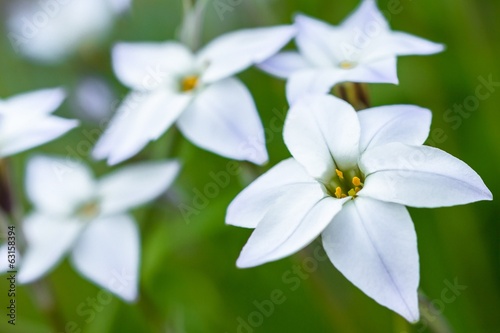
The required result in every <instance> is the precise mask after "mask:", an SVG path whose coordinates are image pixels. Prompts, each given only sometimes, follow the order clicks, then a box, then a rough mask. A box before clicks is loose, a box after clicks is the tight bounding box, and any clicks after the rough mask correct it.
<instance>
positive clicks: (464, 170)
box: [226, 95, 492, 322]
mask: <svg viewBox="0 0 500 333" xmlns="http://www.w3.org/2000/svg"><path fill="white" fill-rule="evenodd" d="M430 123H431V113H430V112H429V111H428V110H425V109H422V108H419V107H416V106H409V105H394V106H384V107H377V108H372V109H367V110H364V111H361V112H358V113H356V112H355V111H354V109H353V108H352V106H350V105H349V104H347V103H345V102H343V101H341V100H340V99H337V98H335V97H333V96H327V95H312V96H307V97H305V98H303V99H300V100H299V101H298V102H297V103H296V104H295V105H294V107H292V109H291V110H290V112H289V116H288V119H287V120H286V122H285V128H284V139H285V143H286V145H287V147H288V149H289V150H290V152H291V153H292V155H293V158H290V159H288V160H285V161H283V162H281V163H279V164H278V165H276V166H275V167H273V168H272V169H271V170H269V171H268V172H267V173H265V174H264V175H262V176H261V177H260V178H258V179H257V180H256V181H255V182H254V183H252V184H251V185H250V186H249V187H248V188H246V189H245V190H244V191H243V192H241V193H240V194H239V195H238V196H237V197H236V199H235V200H234V201H233V202H232V203H231V205H230V206H229V208H228V212H227V217H226V222H227V223H228V224H231V225H236V226H241V227H247V228H256V229H255V231H254V232H253V234H252V235H251V237H250V239H249V240H248V242H247V244H246V245H245V247H244V248H243V251H242V253H241V255H240V257H239V259H238V262H237V265H238V266H239V267H252V266H256V265H260V264H263V263H266V262H269V261H273V260H277V259H280V258H283V257H286V256H288V255H290V254H292V253H294V252H297V251H298V250H300V249H302V248H304V247H305V246H307V245H308V244H309V243H311V242H312V241H313V240H314V239H315V238H316V237H318V236H319V235H321V236H322V240H323V245H324V248H325V250H326V252H327V254H328V256H329V258H330V260H331V262H332V263H333V264H334V265H335V267H336V268H337V269H338V270H339V271H340V272H342V274H343V275H344V276H345V277H346V278H348V279H349V280H350V281H351V282H352V283H353V284H354V285H356V286H357V287H358V288H360V289H361V290H362V291H363V292H365V293H366V294H367V295H368V296H370V297H372V298H373V299H375V300H376V301H377V302H379V303H380V304H382V305H384V306H386V307H388V308H390V309H392V310H394V311H396V312H397V313H399V314H401V315H402V316H403V317H405V318H406V319H408V320H409V321H412V322H414V321H416V320H418V318H419V310H418V300H417V287H418V283H419V261H418V252H417V239H416V234H415V230H414V227H413V223H412V220H411V217H410V215H409V214H408V211H407V209H406V208H405V205H406V206H413V207H429V208H430V207H443V206H452V205H459V204H465V203H470V202H475V201H479V200H491V199H492V195H491V192H490V191H489V190H488V189H487V188H486V186H485V185H484V183H483V181H482V180H481V178H480V177H479V176H478V175H477V174H476V173H475V172H474V171H473V170H472V169H471V168H470V167H469V166H467V165H466V164H465V163H463V162H462V161H460V160H458V159H456V158H454V157H452V156H451V155H449V154H447V153H445V152H443V151H441V150H439V149H436V148H432V147H428V146H422V143H423V142H424V141H425V139H426V138H427V136H428V134H429V127H430Z"/></svg>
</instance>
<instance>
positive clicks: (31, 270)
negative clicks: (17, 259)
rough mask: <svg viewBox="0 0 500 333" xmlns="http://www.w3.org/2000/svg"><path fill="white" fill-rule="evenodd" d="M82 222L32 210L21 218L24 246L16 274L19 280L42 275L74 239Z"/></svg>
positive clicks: (62, 254)
mask: <svg viewBox="0 0 500 333" xmlns="http://www.w3.org/2000/svg"><path fill="white" fill-rule="evenodd" d="M82 227H83V224H81V223H79V221H77V220H61V219H57V218H55V217H54V216H49V215H43V214H32V215H30V216H28V217H27V218H26V219H25V221H23V231H24V233H25V236H26V240H27V245H28V248H27V250H26V252H25V253H24V255H23V260H22V263H21V268H20V270H19V274H18V276H17V277H18V281H19V283H30V282H32V281H35V280H37V279H39V278H40V277H42V276H43V275H45V274H46V273H47V272H48V271H50V270H51V269H52V268H53V267H54V266H56V265H57V263H58V262H59V261H60V260H61V259H62V257H63V256H64V255H65V254H66V252H67V251H68V250H69V249H70V248H71V246H72V245H73V244H74V243H75V241H76V239H77V237H78V235H79V234H80V232H81V230H82Z"/></svg>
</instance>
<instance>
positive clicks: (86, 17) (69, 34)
mask: <svg viewBox="0 0 500 333" xmlns="http://www.w3.org/2000/svg"><path fill="white" fill-rule="evenodd" d="M130 2H131V1H130V0H70V1H60V0H45V1H37V2H21V4H16V5H17V6H16V7H15V8H14V9H13V14H12V15H11V16H10V17H9V20H8V27H9V33H8V37H9V39H10V42H11V44H12V47H13V48H14V50H15V51H16V52H17V51H20V52H21V53H22V54H24V55H25V56H27V57H29V58H32V59H34V60H38V61H41V62H45V63H56V62H58V61H61V60H62V59H64V58H65V57H67V56H69V55H71V54H72V53H74V52H75V51H76V50H77V49H78V48H80V47H86V46H89V45H92V44H94V43H95V42H97V41H99V40H100V39H101V38H102V37H103V35H105V34H106V33H107V32H108V31H109V30H110V28H111V27H112V24H113V21H114V18H115V16H116V15H117V14H119V13H120V12H122V11H124V10H126V9H127V8H128V7H129V6H130Z"/></svg>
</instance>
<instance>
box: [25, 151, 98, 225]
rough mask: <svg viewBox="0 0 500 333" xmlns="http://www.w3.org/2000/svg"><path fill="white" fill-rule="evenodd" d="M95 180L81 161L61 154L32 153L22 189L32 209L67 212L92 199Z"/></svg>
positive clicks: (63, 214)
mask: <svg viewBox="0 0 500 333" xmlns="http://www.w3.org/2000/svg"><path fill="white" fill-rule="evenodd" d="M94 191H95V183H94V179H93V177H92V173H91V171H90V170H89V169H88V168H87V166H85V165H84V164H82V163H75V162H73V161H70V160H67V159H64V158H55V157H48V156H36V157H33V158H31V159H30V160H29V162H28V167H27V171H26V193H27V195H28V198H29V199H30V200H31V202H33V204H34V205H35V207H36V209H37V210H39V211H40V212H44V213H46V214H48V215H51V216H69V215H70V214H72V213H73V212H74V210H75V209H77V208H78V207H79V206H80V205H81V204H83V203H85V202H86V201H88V200H90V199H92V197H93V195H94V193H95V192H94Z"/></svg>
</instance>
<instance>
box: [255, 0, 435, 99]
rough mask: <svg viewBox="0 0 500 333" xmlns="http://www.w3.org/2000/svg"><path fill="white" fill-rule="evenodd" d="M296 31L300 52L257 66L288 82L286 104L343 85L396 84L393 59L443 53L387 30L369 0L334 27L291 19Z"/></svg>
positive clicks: (427, 43)
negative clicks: (338, 84) (309, 94)
mask: <svg viewBox="0 0 500 333" xmlns="http://www.w3.org/2000/svg"><path fill="white" fill-rule="evenodd" d="M295 26H296V27H297V36H296V39H295V41H296V43H297V46H298V49H299V51H300V52H288V51H287V52H283V53H279V54H277V55H275V56H274V57H271V58H269V59H268V60H266V61H265V62H263V63H262V64H260V65H259V67H260V68H261V69H263V70H264V71H266V72H268V73H271V74H273V75H275V76H277V77H280V78H286V79H288V82H287V96H288V100H289V101H290V102H293V101H295V100H296V99H297V98H298V97H299V96H300V95H301V94H304V93H307V92H312V93H326V92H328V91H329V90H330V89H331V88H332V87H333V86H334V85H335V84H337V83H339V82H343V81H350V82H368V83H394V84H397V83H398V76H397V66H396V60H397V56H401V55H412V54H415V55H424V54H433V53H438V52H441V51H443V49H444V47H443V45H442V44H436V43H433V42H430V41H427V40H425V39H422V38H418V37H415V36H412V35H410V34H406V33H403V32H399V31H391V30H390V27H389V24H388V23H387V21H386V20H385V18H384V16H383V15H382V13H381V12H380V11H379V9H378V8H377V5H376V3H375V1H374V0H363V2H362V3H361V5H360V6H359V8H358V9H357V10H356V11H355V12H354V13H353V14H351V16H349V17H348V18H347V19H346V20H345V21H344V22H343V23H342V24H340V25H339V26H331V25H329V24H327V23H325V22H323V21H319V20H316V19H314V18H311V17H307V16H305V15H297V16H296V17H295Z"/></svg>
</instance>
